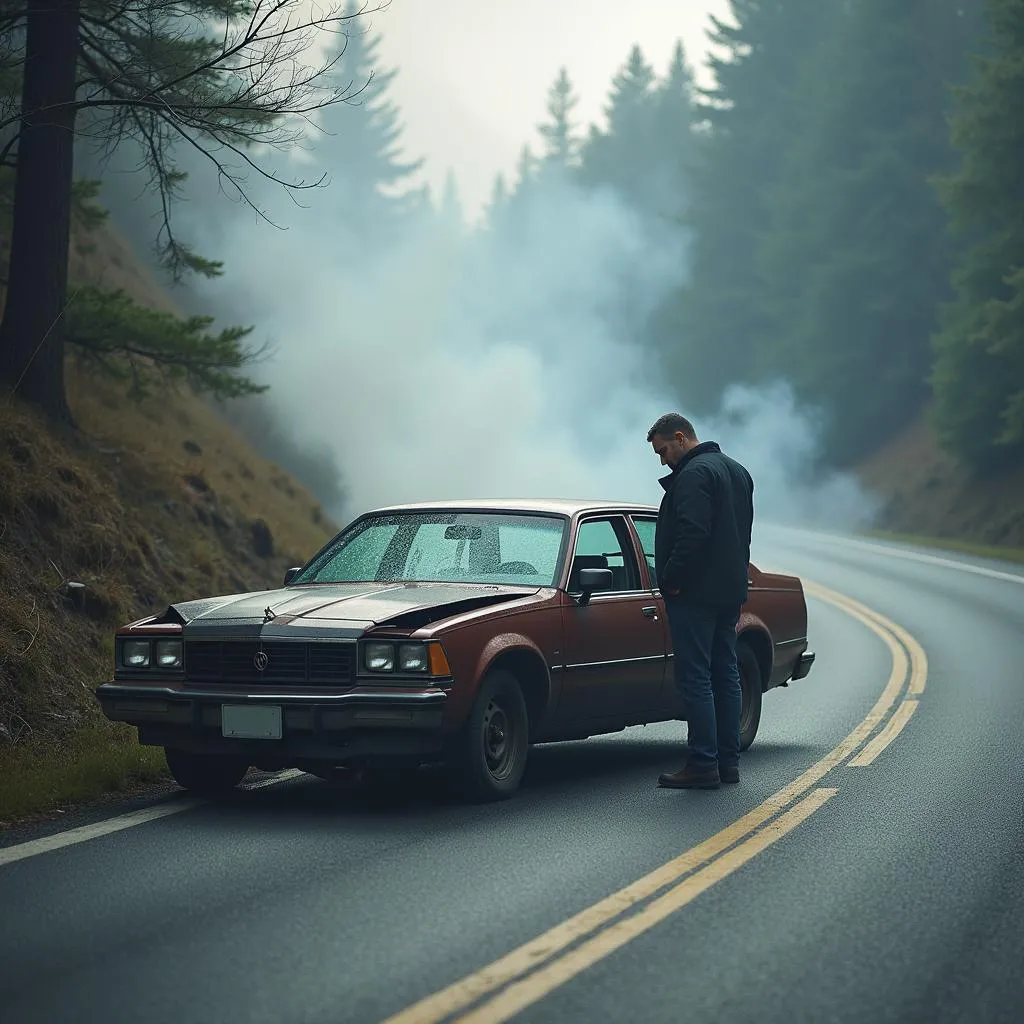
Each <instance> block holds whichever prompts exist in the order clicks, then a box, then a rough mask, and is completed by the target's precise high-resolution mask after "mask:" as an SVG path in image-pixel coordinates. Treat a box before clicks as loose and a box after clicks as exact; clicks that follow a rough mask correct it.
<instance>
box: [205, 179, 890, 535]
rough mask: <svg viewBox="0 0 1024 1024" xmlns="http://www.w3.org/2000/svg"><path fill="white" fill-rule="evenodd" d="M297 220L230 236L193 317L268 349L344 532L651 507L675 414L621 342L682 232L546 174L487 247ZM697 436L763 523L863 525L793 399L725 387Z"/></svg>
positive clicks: (851, 482) (655, 369) (236, 224)
mask: <svg viewBox="0 0 1024 1024" xmlns="http://www.w3.org/2000/svg"><path fill="white" fill-rule="evenodd" d="M502 217H504V221H503V220H502V219H501V218H502ZM289 219H290V221H291V223H290V226H289V230H287V231H279V230H276V229H274V228H273V227H271V226H269V225H267V224H266V223H262V222H258V221H255V220H243V219H241V218H236V219H234V220H233V221H232V222H231V224H230V226H229V228H228V229H227V232H226V233H225V231H224V228H223V225H222V226H221V228H220V229H219V234H220V237H219V239H218V242H219V245H218V255H220V256H222V257H223V258H224V259H225V260H226V263H227V266H228V268H229V274H228V276H227V279H221V280H220V281H217V282H214V283H211V284H208V285H205V286H204V287H206V288H207V289H209V293H208V295H207V296H205V298H206V300H207V301H208V302H209V303H211V304H213V305H216V304H217V303H218V302H220V303H225V304H227V305H228V306H229V308H231V309H232V310H238V309H242V308H244V309H245V310H246V316H247V319H248V320H249V321H250V322H254V323H256V324H258V325H259V328H260V330H261V331H262V332H265V333H266V334H267V335H269V337H270V338H271V339H272V340H273V341H274V343H275V344H276V346H277V354H276V357H275V358H274V360H273V361H272V362H271V363H269V364H267V365H264V366H262V367H260V368H258V369H257V372H256V376H258V377H262V378H264V379H266V380H267V381H269V382H270V383H271V384H272V391H271V395H272V402H273V404H274V405H275V407H276V408H277V410H278V411H279V413H280V414H281V415H282V417H283V418H284V419H286V420H287V422H288V424H289V425H290V427H291V429H292V430H293V431H294V433H295V435H296V438H297V439H298V440H299V442H300V443H304V442H305V443H309V444H311V445H316V446H320V445H323V444H325V445H326V446H327V448H328V449H329V450H330V451H331V452H332V453H333V456H334V459H335V461H336V464H337V467H338V470H339V472H340V473H342V474H343V476H344V479H345V484H346V494H347V501H346V505H345V507H344V508H335V509H331V510H330V511H331V512H332V513H333V514H334V515H335V516H336V517H338V518H340V519H341V520H343V521H344V520H345V519H347V518H349V517H350V516H352V515H353V514H356V513H358V512H360V511H362V510H364V509H367V508H371V507H377V506H380V505H384V504H391V503H396V502H411V501H424V500H432V499H446V498H462V497H464V498H491V497H515V496H535V497H547V496H570V497H588V498H612V499H628V500H638V501H647V502H652V503H656V502H657V501H659V500H660V495H661V490H660V488H659V487H658V484H657V477H658V476H659V475H660V474H661V473H662V472H663V470H662V468H661V466H660V464H659V463H658V460H657V459H656V458H655V456H654V455H653V453H652V451H651V449H650V446H649V445H648V444H647V441H646V433H647V430H648V428H649V426H650V424H651V423H652V422H653V421H654V420H655V419H656V418H657V416H658V415H660V414H661V413H662V412H665V411H667V410H669V409H672V408H677V407H678V405H679V403H678V400H677V398H676V397H675V395H674V390H673V387H672V382H671V381H666V380H659V366H658V362H657V359H656V357H655V356H653V355H652V354H650V353H648V352H646V351H644V350H643V349H642V348H641V347H640V346H639V345H637V344H635V343H634V342H633V341H631V339H632V338H635V337H636V336H637V334H638V332H639V330H640V329H641V327H642V325H643V322H644V320H645V318H646V317H647V316H649V315H650V314H651V313H652V312H653V311H654V310H655V309H656V307H657V306H658V304H659V303H660V302H661V301H662V300H664V299H665V298H666V297H667V296H668V295H670V293H671V292H672V290H674V289H675V288H677V287H678V286H679V285H680V284H681V283H682V279H683V275H684V274H685V273H686V251H685V242H684V240H683V239H681V238H680V236H679V233H678V230H674V231H672V232H669V231H668V230H667V229H666V228H665V227H663V226H659V225H658V224H657V223H655V222H652V221H651V220H649V219H644V218H643V217H641V216H640V215H638V214H637V213H635V212H634V211H632V210H630V209H628V208H627V207H626V206H625V205H624V204H623V203H622V202H621V201H620V200H619V199H618V198H617V197H616V195H615V194H614V193H613V192H611V191H590V190H587V191H584V190H583V189H581V188H579V187H577V186H575V185H572V184H570V183H568V182H565V181H562V180H560V179H558V178H557V177H556V176H554V175H552V176H549V177H548V178H547V179H542V180H541V182H540V183H538V184H537V185H536V186H535V187H534V188H533V189H531V190H529V191H528V192H527V193H525V194H524V195H523V196H521V197H519V198H518V199H517V205H516V206H515V207H514V208H512V209H506V210H504V211H502V212H501V213H499V214H497V215H496V221H497V223H496V224H495V225H493V226H492V228H491V229H486V228H484V229H474V230H472V231H470V230H468V229H467V228H466V226H465V225H464V224H463V223H462V222H461V221H460V220H459V219H458V218H457V217H456V215H455V214H454V212H453V211H450V210H449V211H447V212H446V211H442V212H441V213H440V214H438V213H437V212H435V211H426V210H425V211H423V213H422V215H421V216H419V217H418V218H416V219H414V220H413V221H412V223H411V224H410V226H409V228H408V229H407V230H406V231H405V232H404V234H403V236H402V237H401V239H400V240H399V241H398V242H397V243H396V244H393V245H388V246H386V247H384V248H383V249H381V248H378V247H376V246H374V245H373V240H372V239H366V238H359V237H354V236H353V235H352V234H351V233H347V232H346V230H345V229H344V228H343V227H340V226H339V224H338V222H337V221H334V222H333V223H332V222H331V221H325V219H324V218H323V217H322V216H320V215H319V214H318V210H317V206H316V198H315V197H314V199H313V200H312V206H311V207H310V208H309V209H306V210H300V209H297V208H295V209H294V210H293V215H292V216H291V217H290V218H289ZM192 230H194V231H201V225H198V224H197V225H193V227H192ZM697 426H698V429H699V432H700V436H701V437H704V438H715V439H717V440H719V441H720V442H721V444H722V446H723V448H724V449H725V450H726V451H727V452H729V453H731V454H732V455H733V456H734V457H736V458H738V459H740V460H741V461H743V462H744V463H745V464H746V465H747V466H748V468H749V469H750V471H751V473H752V475H753V476H754V478H755V483H756V487H757V511H758V516H759V518H761V519H762V520H766V521H767V520H772V521H778V522H789V523H793V522H828V523H829V524H830V525H832V526H833V527H834V526H836V525H845V526H853V525H856V524H858V523H862V522H864V521H866V520H868V519H869V518H870V516H871V515H872V513H873V502H872V499H871V497H870V496H869V495H867V494H865V493H864V492H863V490H862V489H861V487H860V486H859V484H858V482H857V481H856V479H855V478H854V477H853V476H850V475H840V474H833V475H830V476H827V477H825V478H824V479H822V478H820V477H818V476H817V475H816V474H815V470H814V467H815V465H816V463H817V455H818V450H817V442H816V437H817V429H816V428H817V421H816V419H815V416H814V414H813V412H812V411H808V410H804V409H802V408H800V407H799V406H798V405H797V403H796V402H795V400H794V398H793V396H792V394H791V392H790V390H789V388H788V387H787V386H786V385H785V383H778V384H775V385H772V386H771V387H768V388H764V389H758V390H754V389H750V388H745V387H736V388H733V389H732V390H730V391H729V392H728V393H727V395H726V396H725V399H724V402H723V406H722V411H721V414H720V415H719V416H716V417H714V418H712V419H710V420H708V421H706V422H700V421H698V422H697Z"/></svg>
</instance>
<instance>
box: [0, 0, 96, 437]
mask: <svg viewBox="0 0 1024 1024" xmlns="http://www.w3.org/2000/svg"><path fill="white" fill-rule="evenodd" d="M27 11H28V18H27V23H26V34H25V71H24V82H23V85H22V95H21V111H22V116H21V131H20V138H19V140H18V163H17V175H16V178H15V185H14V219H13V224H12V228H11V256H10V270H9V273H8V286H7V304H6V308H5V310H4V317H3V323H2V324H0V378H2V379H3V380H5V381H6V382H7V383H8V384H9V385H10V386H11V387H12V388H13V389H14V390H15V392H16V393H17V394H19V395H20V396H21V397H23V398H25V399H27V400H28V401H31V402H34V403H36V404H37V405H40V406H42V408H43V409H44V410H45V411H46V412H47V413H48V414H49V415H50V416H51V417H52V418H54V419H56V420H62V421H64V422H67V423H70V422H72V420H71V412H70V410H69V409H68V404H67V396H66V395H65V391H64V342H63V338H62V332H61V324H60V323H59V321H60V319H61V316H62V314H63V311H64V306H65V303H66V302H67V291H68V246H69V242H70V233H71V184H72V178H73V172H74V129H75V106H74V101H75V76H76V70H77V57H78V24H79V11H80V0H28V2H27Z"/></svg>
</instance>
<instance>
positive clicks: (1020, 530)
mask: <svg viewBox="0 0 1024 1024" xmlns="http://www.w3.org/2000/svg"><path fill="white" fill-rule="evenodd" d="M859 475H860V477H861V479H862V480H863V481H864V484H865V485H866V486H867V487H869V488H871V489H872V490H873V491H875V492H876V493H878V494H879V495H881V496H882V498H883V499H884V501H885V502H886V504H885V507H884V509H883V511H882V513H881V516H880V518H879V521H878V523H877V524H876V525H877V526H878V527H880V528H881V529H884V530H890V531H893V532H896V533H904V534H912V535H916V536H921V537H934V538H937V539H942V540H948V541H954V542H967V543H973V544H977V545H986V546H991V547H997V548H1007V549H1016V550H1018V551H1019V550H1020V549H1024V465H1021V466H1016V467H1012V468H1011V469H1009V470H1004V471H1002V472H999V473H995V474H991V475H988V476H984V477H982V476H978V475H977V474H974V473H972V472H971V471H970V470H969V469H967V468H965V467H963V466H961V465H959V464H957V463H956V462H954V461H953V459H952V458H951V457H950V456H948V455H946V454H945V453H944V452H943V451H942V450H941V449H940V448H939V446H938V444H937V442H936V440H935V434H934V432H933V431H932V429H931V427H930V426H929V425H928V421H927V416H926V415H922V416H920V417H919V418H918V419H917V420H916V421H915V422H914V423H913V424H911V425H910V426H909V427H908V428H907V429H906V430H904V431H903V432H902V433H900V434H899V435H897V436H896V437H894V438H893V439H892V440H891V441H889V443H888V444H886V445H884V446H883V447H882V448H881V449H880V450H879V451H877V452H876V453H875V454H874V455H873V456H872V457H871V458H870V459H867V460H866V461H865V462H864V463H863V464H862V465H861V466H860V469H859Z"/></svg>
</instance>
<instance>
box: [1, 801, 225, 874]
mask: <svg viewBox="0 0 1024 1024" xmlns="http://www.w3.org/2000/svg"><path fill="white" fill-rule="evenodd" d="M204 802H205V801H203V800H194V799H193V800H178V801H175V802H174V803H172V804H160V805H159V806H157V807H144V808H143V809H142V810H140V811H131V812H129V813H128V814H119V815H118V816H117V817H116V818H107V819H105V820H104V821H94V822H93V823H92V824H91V825H81V826H79V827H78V828H69V829H68V830H67V831H65V832H57V833H56V834H55V835H52V836H43V837H42V838H41V839H32V840H30V841H29V842H27V843H18V844H17V845H16V846H7V847H4V848H3V849H0V865H4V864H11V863H12V862H14V861H16V860H22V859H23V858H25V857H34V856H36V855H37V854H40V853H49V852H50V851H51V850H59V849H61V848H62V847H64V846H73V845H74V844H75V843H84V842H87V841H88V840H90V839H97V838H98V837H99V836H105V835H109V834H110V833H111V832H120V831H121V830H122V829H125V828H131V827H132V826H134V825H142V824H145V822H147V821H153V820H154V819H156V818H165V817H167V815H169V814H178V813H180V812H181V811H187V810H190V809H191V808H193V807H198V806H199V805H200V804H202V803H204Z"/></svg>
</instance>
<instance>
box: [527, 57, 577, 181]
mask: <svg viewBox="0 0 1024 1024" xmlns="http://www.w3.org/2000/svg"><path fill="white" fill-rule="evenodd" d="M578 103H579V97H577V96H576V95H575V93H574V92H573V88H572V82H571V81H570V80H569V73H568V71H566V69H565V68H564V67H563V68H560V69H559V72H558V77H557V78H556V79H555V81H554V83H553V84H552V85H551V88H550V89H549V90H548V105H547V114H548V120H547V121H545V122H544V123H542V124H540V125H539V126H538V128H537V130H538V131H539V132H540V135H541V137H542V138H543V139H544V156H543V159H544V162H545V164H547V165H551V166H554V167H557V168H559V169H561V170H567V169H568V168H569V167H571V166H572V165H573V164H574V163H575V162H576V157H577V153H578V150H579V146H580V140H579V138H578V137H577V136H576V123H575V122H574V121H573V120H572V112H573V110H574V109H575V108H576V106H577V104H578Z"/></svg>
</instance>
